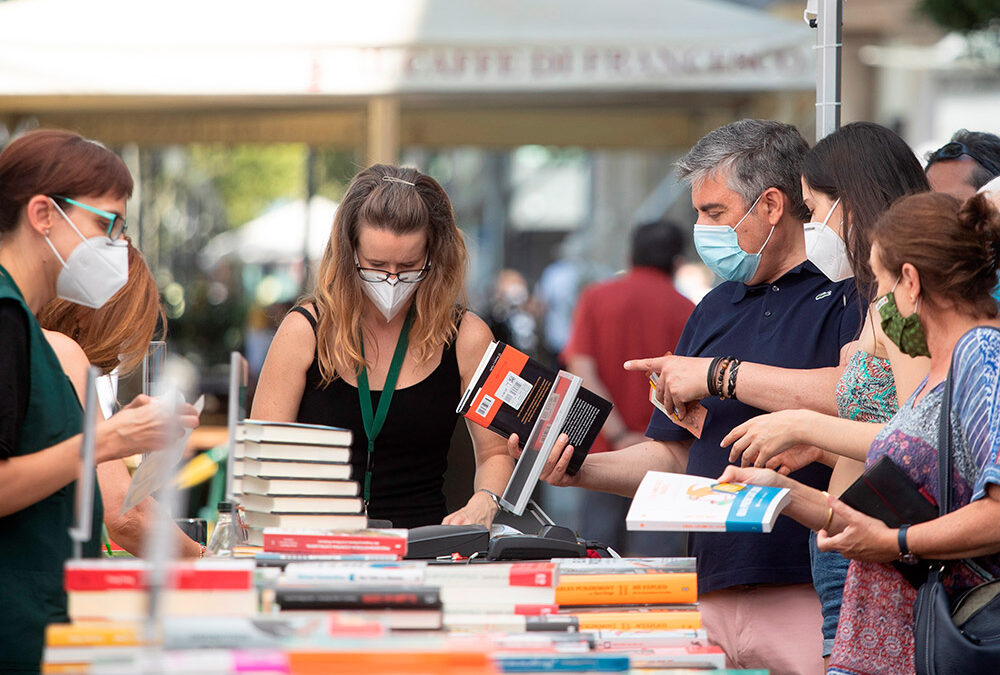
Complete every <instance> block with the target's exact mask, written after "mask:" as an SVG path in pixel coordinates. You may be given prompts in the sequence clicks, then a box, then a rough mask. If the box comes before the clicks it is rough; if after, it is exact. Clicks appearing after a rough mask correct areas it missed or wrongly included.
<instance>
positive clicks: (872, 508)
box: [840, 455, 938, 528]
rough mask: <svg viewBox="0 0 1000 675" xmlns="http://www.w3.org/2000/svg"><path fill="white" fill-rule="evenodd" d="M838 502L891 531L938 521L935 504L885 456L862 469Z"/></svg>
mask: <svg viewBox="0 0 1000 675" xmlns="http://www.w3.org/2000/svg"><path fill="white" fill-rule="evenodd" d="M840 501H842V502H844V503H845V504H847V505H848V506H850V507H851V508H852V509H855V510H856V511H861V513H864V514H867V515H869V516H871V517H872V518H878V519H879V520H881V521H882V522H883V523H885V524H886V525H888V526H889V527H892V528H896V527H899V526H900V525H903V524H904V523H909V524H911V525H912V524H914V523H922V522H924V521H925V520H931V519H932V518H937V517H938V508H937V504H935V503H934V502H932V501H931V500H930V498H929V497H928V496H926V495H925V494H924V493H923V492H922V491H921V490H920V487H919V486H918V485H917V484H916V483H914V482H913V480H912V479H911V478H910V477H909V476H908V475H907V474H906V472H905V471H903V470H902V469H901V468H899V466H898V465H897V464H896V463H895V462H894V461H892V460H891V459H890V458H889V457H888V456H887V455H883V456H882V457H880V458H879V460H878V461H877V462H875V463H874V464H872V465H871V466H870V467H868V468H867V469H865V472H864V473H863V474H861V477H860V478H858V479H857V480H856V481H854V482H853V483H851V485H850V486H849V487H848V488H847V489H846V490H844V494H842V495H840Z"/></svg>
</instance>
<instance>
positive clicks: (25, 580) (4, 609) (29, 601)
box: [0, 267, 104, 673]
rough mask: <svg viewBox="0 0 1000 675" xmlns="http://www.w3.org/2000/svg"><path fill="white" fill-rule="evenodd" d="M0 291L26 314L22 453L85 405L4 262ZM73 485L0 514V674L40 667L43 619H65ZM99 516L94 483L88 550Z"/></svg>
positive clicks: (87, 551)
mask: <svg viewBox="0 0 1000 675" xmlns="http://www.w3.org/2000/svg"><path fill="white" fill-rule="evenodd" d="M0 298H12V299H14V300H16V301H17V302H18V303H19V304H20V305H21V307H23V308H24V312H25V314H26V315H27V317H28V360H29V363H30V371H29V376H30V380H31V389H30V393H29V398H28V414H27V416H26V417H25V420H24V426H23V427H22V428H21V433H20V437H19V438H18V444H17V449H16V450H15V453H14V454H15V455H28V454H31V453H33V452H37V451H39V450H44V449H45V448H48V447H51V446H53V445H55V444H56V443H59V442H60V441H63V440H65V439H67V438H69V437H71V436H74V435H76V434H78V433H80V432H81V430H82V429H83V410H82V409H81V408H80V401H79V399H78V398H77V396H76V393H75V391H74V390H73V385H72V384H71V383H70V381H69V378H67V377H66V374H65V373H64V372H63V370H62V367H61V366H60V365H59V360H58V359H57V358H56V355H55V353H54V352H53V351H52V348H51V347H49V343H48V341H47V340H46V339H45V336H44V335H43V334H42V329H41V326H39V325H38V321H37V320H36V319H35V317H34V315H33V314H32V313H31V310H29V309H28V306H27V305H26V304H25V302H24V298H23V297H21V292H20V291H19V290H18V288H17V286H16V285H15V284H14V282H13V280H12V279H11V278H10V276H9V275H8V274H7V270H5V269H4V268H3V267H0ZM0 349H3V347H2V346H0ZM0 461H3V460H0ZM75 488H76V483H75V482H74V483H70V484H69V485H67V486H66V487H64V488H62V489H60V490H58V491H57V492H56V493H55V494H52V495H50V496H48V497H46V498H45V499H43V500H42V501H40V502H38V503H36V504H32V505H31V506H29V507H27V508H26V509H23V510H21V511H18V512H17V513H14V514H11V515H9V516H4V517H2V518H0V673H10V672H15V673H20V672H28V673H31V672H38V670H39V666H40V663H41V659H42V645H43V642H44V639H45V626H46V625H47V624H49V623H54V622H66V621H68V620H69V618H68V617H67V616H66V593H65V592H64V591H63V563H64V562H65V561H66V560H67V559H68V558H70V557H71V556H72V555H73V545H72V541H71V540H70V537H69V533H68V529H69V527H70V525H71V524H72V522H73V507H74V504H75V500H76V489H75ZM103 520H104V508H103V506H102V504H101V495H100V491H99V490H97V488H96V484H95V489H94V523H93V527H94V529H93V533H92V534H91V539H90V541H89V542H87V543H85V544H84V545H83V550H84V555H85V556H87V557H96V556H97V555H99V553H100V543H101V538H100V531H101V529H100V528H101V524H102V521H103Z"/></svg>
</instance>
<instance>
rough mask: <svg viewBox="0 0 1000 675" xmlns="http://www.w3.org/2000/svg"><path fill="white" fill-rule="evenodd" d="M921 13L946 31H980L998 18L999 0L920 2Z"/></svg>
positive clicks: (921, 0) (933, 0)
mask: <svg viewBox="0 0 1000 675" xmlns="http://www.w3.org/2000/svg"><path fill="white" fill-rule="evenodd" d="M918 7H919V9H920V11H921V12H923V13H924V14H925V15H926V16H928V17H930V19H931V20H933V21H934V22H935V23H937V24H938V25H940V26H942V27H943V28H946V29H948V30H955V31H960V32H962V33H968V32H970V31H974V30H982V29H983V28H986V27H988V26H989V24H990V22H991V21H995V20H996V19H998V18H1000V0H920V4H919V5H918Z"/></svg>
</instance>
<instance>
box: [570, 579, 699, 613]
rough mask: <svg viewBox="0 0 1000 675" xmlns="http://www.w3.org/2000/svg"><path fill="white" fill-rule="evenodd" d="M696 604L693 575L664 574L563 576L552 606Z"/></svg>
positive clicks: (695, 581) (696, 590) (696, 594)
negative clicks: (554, 604) (554, 603)
mask: <svg viewBox="0 0 1000 675" xmlns="http://www.w3.org/2000/svg"><path fill="white" fill-rule="evenodd" d="M697 601H698V577H697V574H695V573H694V572H669V573H664V574H567V575H564V576H560V577H559V585H558V586H556V604H558V605H560V606H566V605H628V604H636V605H640V604H690V603H693V602H697Z"/></svg>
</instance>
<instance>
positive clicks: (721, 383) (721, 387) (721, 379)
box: [715, 356, 734, 400]
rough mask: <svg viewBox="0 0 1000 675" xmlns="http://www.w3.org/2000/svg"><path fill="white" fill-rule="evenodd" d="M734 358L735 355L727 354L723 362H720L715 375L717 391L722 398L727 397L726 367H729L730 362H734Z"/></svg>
mask: <svg viewBox="0 0 1000 675" xmlns="http://www.w3.org/2000/svg"><path fill="white" fill-rule="evenodd" d="M733 358H734V357H732V356H727V357H725V358H724V359H722V363H720V364H719V372H718V374H717V375H716V377H715V393H716V395H717V396H718V397H719V398H720V399H722V400H725V399H726V396H725V393H726V390H725V383H726V368H728V367H729V364H730V363H732V362H733Z"/></svg>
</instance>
